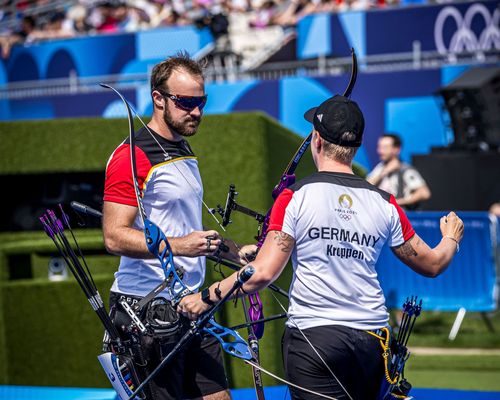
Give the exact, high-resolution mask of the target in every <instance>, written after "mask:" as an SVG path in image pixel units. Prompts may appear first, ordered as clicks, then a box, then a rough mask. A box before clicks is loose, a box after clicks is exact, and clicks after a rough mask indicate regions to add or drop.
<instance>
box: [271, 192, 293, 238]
mask: <svg viewBox="0 0 500 400" xmlns="http://www.w3.org/2000/svg"><path fill="white" fill-rule="evenodd" d="M292 196H293V191H292V190H290V189H288V188H287V189H285V190H283V191H282V192H281V193H280V195H279V196H278V198H277V199H276V201H275V202H274V205H273V208H272V210H271V216H270V217H269V227H268V228H267V231H268V232H269V231H281V229H282V228H283V221H284V219H285V211H286V208H287V206H288V204H289V203H290V200H292Z"/></svg>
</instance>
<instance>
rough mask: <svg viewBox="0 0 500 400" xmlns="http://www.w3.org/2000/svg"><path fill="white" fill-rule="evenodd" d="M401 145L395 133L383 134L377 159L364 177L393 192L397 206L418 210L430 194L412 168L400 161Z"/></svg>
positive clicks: (422, 179) (378, 147)
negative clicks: (378, 159) (378, 160)
mask: <svg viewBox="0 0 500 400" xmlns="http://www.w3.org/2000/svg"><path fill="white" fill-rule="evenodd" d="M401 147H402V142H401V138H400V137H399V136H398V135H395V134H392V133H385V134H383V135H382V136H381V137H380V138H379V140H378V145H377V153H378V155H379V158H380V162H379V163H378V164H377V165H376V166H375V168H374V169H373V170H372V171H371V172H370V173H369V174H368V176H367V178H366V180H367V181H368V182H370V183H371V184H372V185H375V186H377V187H379V188H380V189H382V190H385V191H386V192H388V193H390V194H392V195H394V196H395V197H396V201H397V203H398V204H399V206H401V207H403V208H405V209H406V210H418V209H419V208H420V207H421V204H422V202H424V201H426V200H428V199H429V198H430V197H431V191H430V189H429V187H428V186H427V183H426V182H425V180H424V178H422V175H420V173H419V172H418V171H417V170H416V168H415V167H413V166H411V165H409V164H406V163H404V162H402V161H401V160H400V154H401Z"/></svg>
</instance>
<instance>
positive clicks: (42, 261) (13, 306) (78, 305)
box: [0, 113, 314, 387]
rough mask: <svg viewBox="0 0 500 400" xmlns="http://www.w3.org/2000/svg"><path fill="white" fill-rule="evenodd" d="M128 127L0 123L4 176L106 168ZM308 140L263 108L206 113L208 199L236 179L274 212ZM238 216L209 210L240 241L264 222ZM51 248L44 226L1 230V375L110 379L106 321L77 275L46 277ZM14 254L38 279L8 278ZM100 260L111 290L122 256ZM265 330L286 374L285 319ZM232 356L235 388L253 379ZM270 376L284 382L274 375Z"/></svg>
mask: <svg viewBox="0 0 500 400" xmlns="http://www.w3.org/2000/svg"><path fill="white" fill-rule="evenodd" d="M127 132H128V125H127V121H126V120H124V119H114V120H110V119H73V120H52V121H36V122H22V123H14V122H12V123H0V138H1V140H2V148H1V149H0V175H1V174H4V175H5V174H19V173H40V174H43V173H52V172H60V173H64V172H76V171H79V172H81V171H87V172H96V171H104V168H105V164H106V161H107V160H108V157H109V155H110V154H111V152H112V151H113V149H114V148H115V147H116V146H117V145H118V144H119V143H120V142H121V141H122V140H123V139H124V138H125V137H126V136H127ZM301 140H302V139H301V138H299V137H298V136H296V135H294V134H293V133H291V132H290V131H288V130H286V129H284V128H283V127H282V126H280V125H279V124H278V123H276V122H275V121H274V120H272V119H270V118H269V117H267V116H265V115H264V114H260V113H248V114H244V113H240V114H231V115H224V116H206V117H204V120H203V123H202V125H201V128H200V131H199V133H198V134H197V135H196V136H194V137H193V138H191V139H190V143H191V144H192V147H193V149H194V151H195V153H196V154H197V155H198V156H199V164H200V170H201V174H202V178H203V182H204V200H205V202H206V203H207V204H208V205H209V206H211V207H213V206H215V205H216V204H218V203H221V204H223V203H224V202H225V199H226V194H227V189H228V186H229V184H230V183H234V184H236V188H237V191H238V192H239V195H238V198H237V201H238V202H239V203H240V204H242V205H244V206H246V207H249V208H252V209H255V210H257V211H261V212H265V211H266V210H267V208H268V207H269V206H270V205H271V204H272V198H271V195H270V193H271V190H272V188H273V187H274V185H275V184H276V182H277V181H278V179H279V177H280V175H281V173H282V171H283V169H284V167H285V166H286V165H287V163H288V161H289V159H290V158H291V156H292V154H293V153H294V152H295V150H296V148H297V147H298V145H299V143H300V142H301ZM313 170H314V166H313V163H312V160H311V157H310V155H309V152H308V153H307V154H305V155H304V160H303V162H301V164H300V166H299V168H298V171H297V174H298V176H299V178H300V177H301V176H304V175H306V174H309V173H310V172H312V171H313ZM42 177H43V175H42ZM42 179H43V178H42ZM219 219H220V218H219ZM232 219H233V221H234V222H233V224H232V225H230V226H229V227H228V229H227V232H221V229H220V228H219V227H218V226H217V224H216V223H215V222H214V221H213V219H212V217H211V216H210V215H209V214H208V213H207V212H206V211H204V224H205V225H206V226H207V228H210V229H216V230H218V231H219V232H220V233H222V234H223V235H224V236H226V237H231V238H234V239H235V240H236V241H238V242H240V243H251V242H253V241H254V239H253V237H254V236H255V234H256V228H257V225H256V222H255V221H254V220H252V219H251V218H249V217H247V216H244V215H242V214H238V213H234V214H233V218H232ZM78 237H79V238H80V242H81V244H82V246H83V247H84V249H85V250H86V251H89V250H94V251H95V250H98V251H99V250H101V251H102V252H103V254H104V249H103V245H102V237H101V233H100V231H98V230H97V231H95V230H93V231H87V232H85V231H80V232H78ZM51 248H52V245H51V244H50V241H49V240H48V239H47V238H44V236H43V233H41V232H22V233H16V234H3V235H1V236H0V278H1V279H3V283H2V282H1V281H0V284H1V286H0V351H1V353H0V383H5V384H15V385H56V386H59V385H61V386H88V387H96V386H97V387H99V386H104V387H108V386H109V383H108V382H107V380H106V378H105V377H104V374H103V373H102V371H101V370H100V365H99V364H98V362H97V360H96V356H97V355H98V354H99V352H100V341H101V338H102V327H101V325H100V323H99V321H98V319H97V317H96V316H95V315H94V313H93V311H92V310H91V308H90V306H89V305H88V303H87V301H86V300H85V297H84V296H83V293H82V292H81V290H80V289H79V287H78V286H77V284H76V283H75V281H74V279H72V278H71V279H70V280H69V281H65V282H49V281H48V280H47V279H46V263H47V262H48V258H49V256H50V254H51V253H50V252H51ZM10 254H29V255H30V262H31V268H32V276H33V277H35V278H36V279H31V280H17V281H7V280H6V279H7V278H8V273H7V272H6V270H7V269H8V266H7V265H6V263H7V259H6V256H7V255H10ZM53 254H54V255H56V254H55V251H54V253H53ZM90 260H92V262H91V269H92V270H93V271H94V273H95V274H96V276H95V278H96V282H97V284H98V286H99V287H100V289H101V294H102V295H103V297H104V298H105V299H107V293H108V291H109V287H110V285H111V282H112V279H113V278H112V272H114V270H115V269H116V265H117V260H116V258H113V257H111V256H107V255H101V256H99V255H97V256H95V258H89V261H90ZM11 268H12V266H11ZM222 270H223V271H224V272H225V273H226V274H229V273H230V271H228V270H225V269H224V268H222ZM219 278H220V275H219V274H218V273H217V272H215V271H214V268H213V267H212V266H208V267H207V282H206V283H209V282H211V281H213V280H215V279H219ZM290 278H291V268H287V269H286V270H285V272H284V274H283V275H282V277H281V278H280V279H279V281H278V282H277V284H278V285H282V287H284V288H285V289H287V288H288V283H289V280H290ZM262 297H263V302H264V306H265V313H266V315H271V314H279V313H282V312H283V310H282V309H281V308H280V306H279V305H278V304H277V302H276V300H275V299H274V298H273V296H272V294H271V293H270V292H269V291H265V292H263V296H262ZM280 301H282V302H283V300H281V299H280ZM2 303H3V304H2ZM283 303H284V305H285V307H286V306H287V304H286V302H283ZM2 310H3V320H2ZM217 318H218V320H219V321H220V322H221V323H222V324H225V325H228V326H230V325H235V324H238V323H241V322H243V313H242V311H241V307H238V309H234V308H233V305H232V304H228V305H226V307H225V308H224V310H223V311H222V312H221V313H220V315H218V317H217ZM265 330H266V331H265V335H264V338H263V340H262V341H261V358H262V362H263V364H264V365H265V366H266V367H267V368H269V369H270V370H272V371H275V372H277V373H278V374H282V373H283V371H282V362H281V345H280V340H281V334H282V330H283V320H281V321H276V322H272V323H269V324H266V328H265ZM2 333H4V335H3V334H2ZM242 333H243V335H244V336H246V333H245V332H242ZM226 361H227V366H228V373H229V378H230V381H231V385H232V386H233V387H248V386H251V385H252V380H251V372H250V368H249V367H247V366H246V365H244V364H243V363H242V362H241V361H240V360H234V359H229V358H227V359H226ZM265 383H266V384H273V383H274V382H273V381H272V380H269V379H267V378H265Z"/></svg>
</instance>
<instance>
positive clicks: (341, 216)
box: [339, 214, 351, 221]
mask: <svg viewBox="0 0 500 400" xmlns="http://www.w3.org/2000/svg"><path fill="white" fill-rule="evenodd" d="M339 217H340V218H342V219H343V220H344V221H350V220H351V216H350V215H348V214H339Z"/></svg>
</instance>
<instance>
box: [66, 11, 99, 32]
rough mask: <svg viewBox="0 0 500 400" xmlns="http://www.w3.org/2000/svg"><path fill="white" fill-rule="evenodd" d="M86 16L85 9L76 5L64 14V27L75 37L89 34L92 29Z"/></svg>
mask: <svg viewBox="0 0 500 400" xmlns="http://www.w3.org/2000/svg"><path fill="white" fill-rule="evenodd" d="M87 16H88V15H87V9H86V8H85V7H84V6H83V5H81V4H76V5H74V6H73V7H71V8H70V9H69V10H68V12H67V13H66V17H67V19H66V21H65V23H66V24H67V25H66V26H67V27H68V29H71V30H73V32H74V33H75V34H76V35H84V34H88V33H91V32H92V31H93V29H92V25H90V24H89V23H88V22H87Z"/></svg>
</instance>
